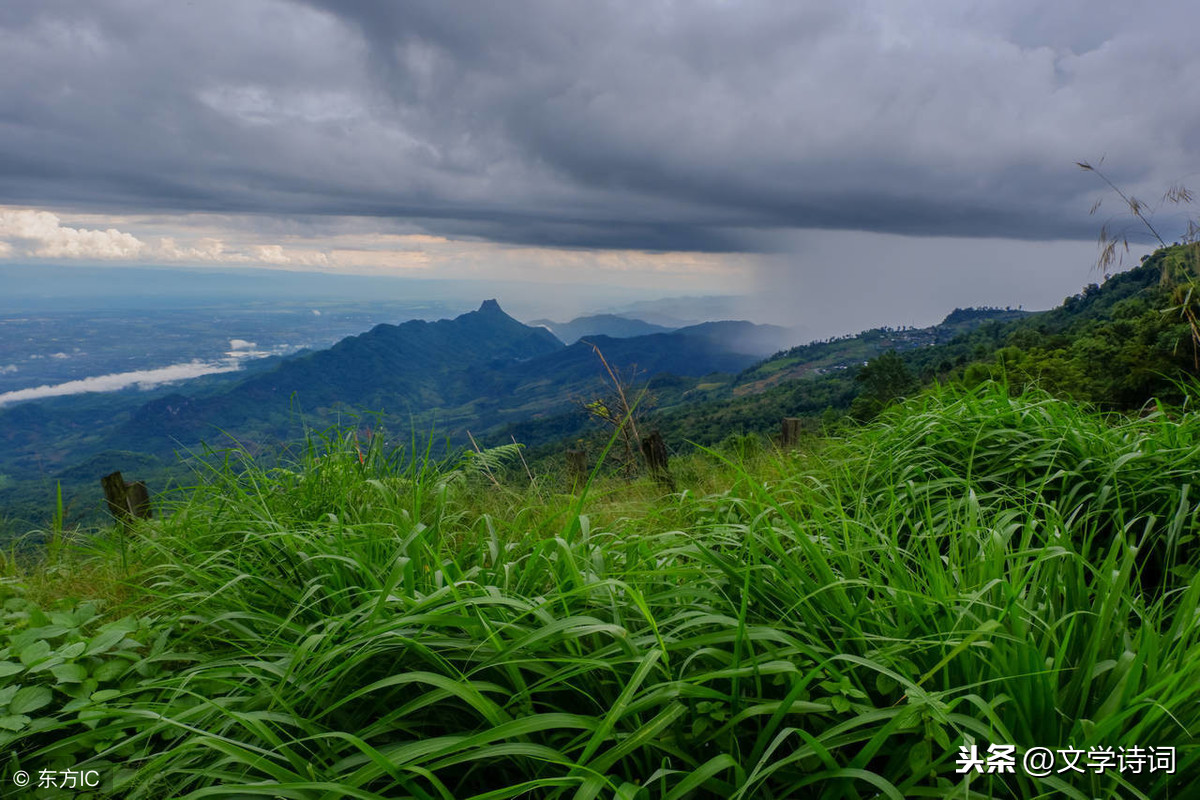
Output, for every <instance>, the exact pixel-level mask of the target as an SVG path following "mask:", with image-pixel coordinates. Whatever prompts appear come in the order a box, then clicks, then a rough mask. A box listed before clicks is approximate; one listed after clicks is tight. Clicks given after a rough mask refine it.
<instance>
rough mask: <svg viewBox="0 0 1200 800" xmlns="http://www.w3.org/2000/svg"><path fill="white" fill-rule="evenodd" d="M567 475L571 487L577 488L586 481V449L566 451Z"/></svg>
mask: <svg viewBox="0 0 1200 800" xmlns="http://www.w3.org/2000/svg"><path fill="white" fill-rule="evenodd" d="M567 477H568V478H569V479H570V481H571V488H577V487H579V486H583V485H584V484H586V483H587V479H588V463H587V451H586V450H583V449H579V450H568V451H567Z"/></svg>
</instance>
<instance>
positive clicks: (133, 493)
mask: <svg viewBox="0 0 1200 800" xmlns="http://www.w3.org/2000/svg"><path fill="white" fill-rule="evenodd" d="M100 485H101V486H102V487H103V488H104V499H105V500H106V501H108V513H110V514H112V515H113V519H115V520H116V521H117V522H120V523H121V524H122V525H123V526H124V527H126V528H128V527H129V525H130V523H131V522H132V521H133V520H135V519H150V517H151V516H153V512H152V511H151V508H150V492H149V490H147V489H146V484H144V483H142V482H141V481H134V482H133V483H129V484H127V483H125V479H124V478H123V477H121V473H120V472H113V473H111V474H109V475H105V476H104V477H103V478H101V479H100Z"/></svg>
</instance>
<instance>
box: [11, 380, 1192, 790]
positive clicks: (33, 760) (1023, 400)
mask: <svg viewBox="0 0 1200 800" xmlns="http://www.w3.org/2000/svg"><path fill="white" fill-rule="evenodd" d="M1198 446H1200V418H1197V417H1196V415H1194V414H1191V413H1175V412H1172V413H1168V412H1167V411H1165V410H1161V409H1160V410H1155V411H1154V412H1153V413H1150V414H1148V415H1147V416H1145V417H1142V418H1138V419H1108V418H1104V417H1101V416H1099V415H1097V414H1095V413H1093V412H1091V411H1089V410H1087V409H1086V408H1082V407H1079V406H1075V405H1070V404H1067V403H1063V402H1059V401H1055V400H1052V399H1051V398H1049V397H1046V396H1042V395H1037V394H1027V395H1025V396H1023V397H1019V398H1010V397H1008V396H1007V393H1006V392H1004V391H1003V390H997V389H994V388H989V387H984V388H981V389H979V390H977V391H975V392H973V393H957V392H953V391H951V390H937V391H934V392H932V393H929V394H926V395H924V396H922V397H921V398H919V399H917V400H915V401H913V402H910V403H909V404H907V405H906V406H904V407H902V408H899V409H896V410H894V411H891V412H889V413H888V414H887V415H885V417H884V418H883V419H882V420H881V421H880V422H879V423H877V424H876V425H873V426H871V427H869V428H865V429H861V430H857V431H854V432H851V433H849V434H847V435H846V437H845V438H844V439H841V440H836V441H830V442H826V443H824V444H823V445H822V446H821V447H820V448H819V449H818V450H816V451H815V452H814V451H808V452H798V453H783V454H781V453H771V452H768V453H763V454H760V455H747V456H746V457H745V458H741V459H730V458H727V457H725V456H722V454H721V453H717V452H711V453H700V454H697V455H696V456H694V457H693V458H692V460H691V461H690V462H689V463H687V464H685V465H683V466H684V471H685V472H688V473H690V474H691V475H693V476H696V477H698V478H703V480H704V481H705V482H706V483H708V484H710V485H720V486H722V487H723V488H722V489H721V490H720V491H695V490H694V489H685V490H684V491H682V492H681V493H679V494H676V495H672V496H667V497H657V496H655V495H654V494H652V492H653V490H652V489H651V488H650V487H648V486H633V487H625V486H623V485H622V484H619V483H613V484H607V483H605V482H603V481H601V482H598V483H596V484H594V485H593V486H592V488H591V494H590V495H589V496H587V497H582V498H581V497H577V496H572V495H569V494H566V493H565V492H559V493H555V492H554V491H553V490H552V488H553V487H551V486H548V485H547V484H544V483H543V484H542V485H540V486H538V487H536V488H534V489H529V488H522V487H519V486H514V485H511V484H506V483H505V482H503V481H498V480H494V478H495V475H494V474H493V473H492V472H490V471H489V469H487V468H486V467H487V466H488V464H487V462H486V460H484V461H482V462H481V459H480V457H478V456H475V457H470V458H468V459H467V460H466V461H465V462H463V463H459V464H450V463H435V462H434V461H433V460H432V459H430V458H428V452H426V454H425V457H421V456H420V454H417V457H415V458H414V457H413V455H414V454H413V453H412V452H411V449H410V450H409V451H407V454H405V453H399V452H396V453H392V452H385V451H384V449H383V447H382V446H381V444H380V443H379V442H373V443H371V444H370V445H369V446H368V447H367V448H366V449H365V450H364V449H363V447H362V446H360V445H358V444H357V442H356V441H355V440H353V439H352V438H345V437H342V436H340V435H332V436H330V437H328V438H327V439H326V440H324V441H323V442H322V441H317V442H315V443H314V446H313V447H311V448H309V449H307V450H305V451H304V452H303V453H302V454H301V456H300V457H299V458H298V459H297V462H296V463H295V464H293V465H290V466H288V467H286V468H275V469H273V470H270V471H268V470H261V469H255V468H254V467H253V466H252V465H239V464H238V463H236V462H235V461H231V462H229V464H228V466H227V468H225V469H219V470H216V471H215V472H214V473H213V474H212V475H211V479H210V480H209V481H208V482H207V483H206V484H205V485H204V486H203V487H199V488H197V489H196V490H195V491H193V492H192V493H191V494H190V496H188V497H187V498H186V500H184V501H183V502H181V503H180V504H179V505H178V507H176V508H175V509H174V510H173V513H171V514H170V515H168V516H166V517H165V518H162V519H160V520H159V521H155V522H153V523H151V524H147V525H144V526H142V527H140V528H138V529H137V530H136V531H135V532H134V534H132V538H131V540H129V541H127V542H125V543H124V545H123V546H124V549H125V551H126V554H127V558H128V564H129V572H128V577H127V581H128V583H129V584H130V586H131V589H130V594H131V597H132V600H131V603H132V605H131V606H130V607H129V608H126V609H124V611H130V612H131V616H130V617H128V618H126V619H123V620H117V621H112V620H111V617H112V616H114V613H110V614H109V616H108V617H107V618H106V617H103V616H97V615H96V611H95V609H92V608H91V607H87V606H81V607H78V608H76V609H75V610H74V611H72V612H71V614H72V616H70V617H69V618H68V617H64V616H60V617H58V618H57V621H56V620H55V619H51V618H50V616H48V615H45V614H43V612H42V611H41V610H39V609H37V608H32V607H30V606H29V603H28V601H27V600H21V599H20V598H17V599H11V600H9V601H8V604H7V606H6V607H7V608H8V609H9V611H8V618H9V627H10V629H11V631H10V634H9V643H8V648H7V650H0V663H9V664H13V665H14V666H13V667H11V668H5V667H3V666H2V665H0V674H5V673H7V674H5V676H4V677H3V678H0V686H20V687H21V688H20V689H18V690H17V691H26V690H27V689H29V688H30V687H34V688H37V689H44V690H45V691H46V694H41V693H40V692H39V694H38V698H37V699H38V700H45V703H43V704H42V705H40V706H38V707H37V708H36V709H32V710H31V713H26V714H24V715H18V716H25V717H27V718H29V720H30V721H29V722H28V723H25V724H24V725H23V726H22V727H20V728H18V729H17V730H14V731H11V732H10V736H9V738H8V740H7V741H6V744H7V749H8V751H9V752H10V753H12V754H13V756H12V764H11V768H12V769H15V768H17V767H18V766H19V767H21V768H24V769H26V770H27V771H31V772H33V771H35V770H36V769H37V768H40V767H42V766H44V765H59V764H69V765H78V764H80V763H83V762H85V761H86V762H87V763H90V764H95V765H99V766H101V767H102V768H104V769H105V770H107V771H108V773H109V774H110V775H111V776H112V777H113V780H114V781H115V788H114V792H116V793H118V794H119V795H120V796H127V797H196V798H200V797H254V796H265V797H289V798H336V797H361V798H375V797H388V798H393V797H413V798H471V797H478V798H485V797H486V798H505V797H562V798H594V797H604V798H611V797H615V798H656V799H657V798H685V797H686V798H693V797H694V798H699V797H721V798H726V797H736V798H752V797H753V798H785V797H814V798H829V799H830V800H832V799H833V798H846V799H850V798H876V797H880V798H882V797H888V798H908V797H947V798H949V797H954V798H985V797H996V798H1036V797H1072V798H1093V797H1118V796H1119V797H1149V798H1176V797H1178V798H1182V797H1186V796H1188V792H1189V791H1191V790H1192V786H1193V784H1194V783H1195V782H1196V780H1197V778H1200V751H1198V750H1197V748H1196V745H1195V742H1196V739H1195V737H1196V735H1197V734H1198V733H1200V638H1198V637H1200V585H1198V584H1197V582H1196V581H1195V580H1194V579H1193V577H1194V574H1195V573H1194V571H1193V570H1194V566H1195V562H1196V557H1195V546H1194V540H1193V539H1192V537H1193V536H1194V532H1195V530H1196V528H1197V514H1200V505H1198V502H1197V499H1196V492H1197V490H1195V489H1193V488H1192V486H1191V484H1192V483H1193V482H1194V481H1195V480H1196V477H1197V476H1200V450H1198V449H1197V448H1198ZM497 455H499V454H492V455H491V456H485V457H483V458H484V459H486V458H488V457H492V458H495V457H497ZM684 485H687V482H686V481H685V482H684ZM91 557H92V558H93V559H100V560H104V559H109V560H111V559H114V558H117V557H118V556H117V555H116V547H115V545H113V546H110V547H109V548H108V549H105V547H104V546H103V545H102V544H101V545H97V551H96V552H95V553H94V554H93V555H92V556H91ZM18 584H19V581H16V582H14V583H13V584H12V587H10V589H9V591H10V592H17V591H19V587H18ZM80 609H82V611H81V610H80ZM58 613H59V614H60V615H61V614H64V613H66V612H58ZM106 620H107V621H106ZM101 625H107V626H108V627H107V628H102V627H100V626H101ZM114 631H116V632H114ZM109 640H113V641H111V642H110V641H109ZM97 641H99V644H97ZM38 642H45V643H46V645H45V646H40V645H38V644H37V643H38ZM80 643H83V647H82V648H81V647H79V646H78V645H79V644H80ZM35 646H37V650H36V651H29V650H28V649H29V648H33V647H35ZM27 651H28V652H29V655H28V657H26V652H27ZM75 651H78V652H75ZM64 654H65V655H64ZM39 658H40V659H41V660H38V659H39ZM55 659H58V661H57V663H54V664H53V666H51V667H42V665H44V664H46V663H49V662H51V661H54V660H55ZM64 665H77V667H78V668H77V669H64V668H63V667H64ZM114 665H115V666H114ZM18 667H19V669H18ZM56 670H57V671H56ZM60 673H61V674H62V675H64V676H66V677H67V678H73V679H77V680H75V681H74V682H71V681H65V682H64V681H60V680H58V678H59V674H60ZM4 691H5V690H4V689H3V688H0V699H2V698H3V692H4ZM27 694H28V692H27ZM9 710H10V711H11V709H9ZM9 716H13V715H12V714H9ZM13 724H14V725H15V724H16V723H13ZM969 743H976V744H977V745H979V746H980V747H981V749H985V748H986V745H988V744H991V743H996V744H1014V745H1017V747H1018V752H1023V751H1024V750H1025V749H1026V748H1029V747H1034V746H1047V747H1050V748H1065V747H1068V746H1070V747H1074V748H1076V749H1081V750H1088V749H1089V748H1092V747H1112V748H1120V747H1132V746H1135V745H1136V746H1142V747H1146V746H1175V747H1176V748H1177V762H1178V763H1177V769H1176V773H1175V774H1173V775H1168V774H1164V773H1151V774H1142V775H1130V774H1125V775H1121V774H1117V773H1114V772H1109V773H1108V774H1105V775H1096V774H1094V773H1093V774H1086V775H1079V774H1063V775H1058V776H1050V777H1046V778H1040V779H1039V778H1033V777H1030V776H1028V775H1025V774H1023V773H1022V771H1021V770H1020V767H1019V766H1018V771H1017V773H1016V774H1011V775H1009V774H995V775H975V774H970V775H960V774H958V773H957V772H956V766H957V764H956V757H957V756H958V752H959V748H960V747H961V746H962V745H964V744H969Z"/></svg>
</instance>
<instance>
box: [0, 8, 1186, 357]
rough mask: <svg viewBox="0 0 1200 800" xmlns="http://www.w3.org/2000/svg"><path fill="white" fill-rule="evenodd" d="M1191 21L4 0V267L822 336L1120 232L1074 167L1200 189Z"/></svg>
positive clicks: (1001, 297)
mask: <svg viewBox="0 0 1200 800" xmlns="http://www.w3.org/2000/svg"><path fill="white" fill-rule="evenodd" d="M1196 22H1200V9H1197V7H1196V6H1195V5H1194V4H1191V3H1186V2H1182V0H1175V1H1174V2H1162V3H1157V4H1154V5H1152V6H1150V7H1148V8H1147V7H1139V8H1134V7H1132V6H1131V5H1129V4H1124V3H1116V2H1084V0H1067V1H1065V2H1061V3H1056V4H1053V5H1051V6H1047V5H1046V4H1042V3H1037V4H1035V3H1031V2H1027V0H1018V1H1017V2H1006V3H972V4H964V3H960V2H950V1H949V0H935V1H934V2H882V0H876V1H873V2H863V3H857V4H853V5H832V4H826V3H815V2H813V3H787V4H783V3H768V2H755V1H754V0H745V1H743V2H721V1H720V0H706V1H704V2H697V3H689V4H676V3H668V2H634V1H633V0H626V1H624V2H606V3H586V4H584V3H570V4H566V3H556V2H552V0H519V1H518V2H511V3H504V4H477V3H464V2H411V3H404V4H396V3H389V2H368V1H366V0H363V1H362V2H334V0H306V1H301V0H295V1H289V0H209V1H208V2H203V3H193V4H177V3H171V4H167V3H151V2H147V1H146V0H142V1H141V2H137V1H135V2H113V1H109V0H95V1H92V2H84V1H83V0H54V1H53V2H44V1H42V0H36V1H35V0H16V2H9V3H5V4H4V5H3V6H2V7H0V100H2V101H3V108H4V109H5V112H4V119H3V122H2V123H0V266H3V265H4V264H10V265H15V264H22V265H28V264H34V265H36V264H46V265H51V264H53V265H78V266H83V265H89V266H95V265H106V266H108V267H110V268H112V269H114V270H119V269H128V268H131V267H141V268H147V267H154V268H155V269H160V270H174V269H180V268H183V267H192V268H194V267H205V268H210V269H211V268H221V269H229V268H237V269H246V270H251V269H253V270H261V271H263V272H262V274H264V275H271V276H273V278H272V280H276V281H278V285H279V286H280V287H281V289H282V288H283V287H286V286H287V285H289V282H292V281H295V280H297V279H296V278H295V271H308V272H321V273H332V274H335V275H369V276H409V277H420V278H425V279H434V280H460V281H474V282H475V284H474V285H481V286H486V285H488V284H489V283H495V284H496V285H503V284H505V282H508V283H509V284H510V285H513V286H518V285H519V286H520V287H523V288H521V289H518V290H515V291H514V292H513V294H514V295H515V296H520V298H521V299H522V300H523V301H525V302H528V303H530V304H531V306H536V305H537V303H538V302H542V303H543V304H544V305H545V311H544V312H543V314H542V315H546V316H556V315H554V314H553V313H549V312H551V311H552V310H553V307H554V304H555V303H559V304H562V303H564V302H565V301H566V300H570V302H571V303H573V304H575V306H576V307H577V308H579V309H580V310H583V309H586V308H588V307H589V305H588V304H589V303H591V304H592V306H591V307H592V308H594V307H595V306H596V305H605V303H601V302H599V298H598V297H597V294H598V292H599V291H600V290H598V289H597V288H596V287H601V288H603V287H608V288H609V290H611V291H612V292H616V293H619V292H621V291H629V290H632V289H635V288H636V289H638V290H642V291H646V292H652V293H656V294H658V295H689V294H735V295H750V296H751V299H750V300H749V301H748V302H747V303H746V304H745V310H744V316H746V317H748V318H752V319H756V320H758V321H769V322H779V323H784V324H792V325H796V324H803V325H804V327H805V329H806V330H808V331H810V332H811V334H812V335H813V336H814V337H822V336H827V335H833V334H839V333H847V332H851V331H854V330H859V329H862V328H865V327H871V326H874V325H881V324H892V325H898V324H929V323H931V322H934V321H936V320H937V319H940V318H941V317H942V316H944V315H945V313H946V312H947V311H949V310H950V309H951V308H953V307H955V306H965V305H1001V306H1003V305H1013V306H1016V305H1024V306H1025V307H1027V308H1045V307H1049V306H1052V305H1054V304H1056V303H1057V302H1059V301H1060V300H1061V299H1062V298H1063V297H1064V296H1065V295H1068V294H1071V293H1074V292H1076V291H1078V290H1079V288H1080V287H1081V286H1082V285H1084V284H1086V283H1088V282H1091V281H1094V280H1097V279H1098V276H1097V275H1096V274H1095V273H1094V272H1092V271H1090V270H1089V267H1090V265H1091V263H1092V262H1093V261H1094V257H1095V238H1096V235H1097V232H1098V230H1099V227H1100V225H1101V224H1102V223H1103V222H1105V221H1106V220H1111V221H1114V222H1116V223H1117V225H1118V229H1123V227H1124V226H1126V224H1127V223H1128V220H1127V219H1125V218H1124V217H1121V216H1120V215H1119V213H1118V212H1120V211H1121V209H1120V208H1118V207H1117V206H1116V204H1114V203H1113V201H1112V200H1113V199H1112V198H1110V197H1109V196H1108V195H1107V193H1106V188H1105V187H1104V186H1103V184H1102V183H1100V182H1099V181H1098V180H1096V177H1095V176H1094V175H1088V174H1086V173H1083V172H1081V171H1080V170H1079V168H1078V167H1077V166H1076V165H1075V162H1076V161H1079V160H1090V161H1093V162H1096V161H1098V160H1099V159H1100V158H1101V157H1104V158H1105V161H1104V166H1105V169H1106V171H1107V172H1108V174H1109V175H1110V176H1111V177H1112V178H1113V180H1114V181H1116V182H1117V183H1119V184H1120V185H1122V186H1123V187H1124V188H1126V189H1127V190H1128V191H1130V192H1131V193H1133V194H1135V195H1137V196H1139V197H1141V198H1142V199H1145V200H1149V201H1154V200H1156V199H1157V198H1158V197H1159V196H1161V194H1162V193H1163V191H1164V190H1165V189H1166V188H1167V187H1168V186H1170V185H1171V184H1172V183H1175V182H1183V183H1184V184H1187V183H1189V182H1194V179H1195V176H1196V174H1197V167H1196V164H1197V155H1198V154H1200V80H1198V78H1200V56H1197V51H1196V48H1195V47H1194V42H1193V41H1192V40H1193V38H1194V37H1193V33H1192V31H1193V30H1194V29H1195V25H1194V23H1196ZM1098 199H1103V200H1104V202H1105V205H1103V206H1102V207H1101V210H1100V212H1099V214H1097V215H1096V216H1089V209H1090V208H1091V207H1092V205H1093V203H1094V202H1095V201H1096V200H1098ZM1161 213H1162V214H1163V216H1162V217H1161V221H1162V223H1163V227H1164V228H1165V229H1167V230H1168V231H1173V230H1174V228H1173V225H1174V224H1175V221H1176V220H1175V219H1174V218H1172V217H1170V216H1169V212H1168V211H1163V212H1161ZM1128 230H1129V233H1130V234H1131V235H1133V236H1135V237H1136V236H1137V234H1138V233H1139V232H1138V231H1137V230H1136V229H1135V228H1129V229H1128ZM1168 235H1170V234H1168ZM1134 247H1135V250H1137V249H1138V248H1141V249H1142V250H1145V249H1148V248H1147V247H1146V246H1145V243H1144V242H1143V241H1141V240H1138V239H1136V238H1135V241H1134ZM1134 255H1135V256H1136V255H1137V253H1136V252H1135V253H1134ZM1135 260H1136V259H1135ZM266 270H274V272H266ZM215 276H216V273H214V279H216V277H215ZM539 290H540V291H539ZM479 299H482V297H481V298H479ZM502 302H503V298H502ZM558 316H562V315H558Z"/></svg>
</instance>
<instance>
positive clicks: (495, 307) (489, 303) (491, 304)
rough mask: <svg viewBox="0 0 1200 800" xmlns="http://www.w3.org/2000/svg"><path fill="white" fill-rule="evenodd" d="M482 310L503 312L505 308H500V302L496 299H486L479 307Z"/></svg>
mask: <svg viewBox="0 0 1200 800" xmlns="http://www.w3.org/2000/svg"><path fill="white" fill-rule="evenodd" d="M479 310H480V312H490V313H492V314H496V313H500V314H503V313H504V310H503V309H502V308H500V304H499V303H497V302H496V301H495V300H484V301H483V305H481V306H480V307H479Z"/></svg>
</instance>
